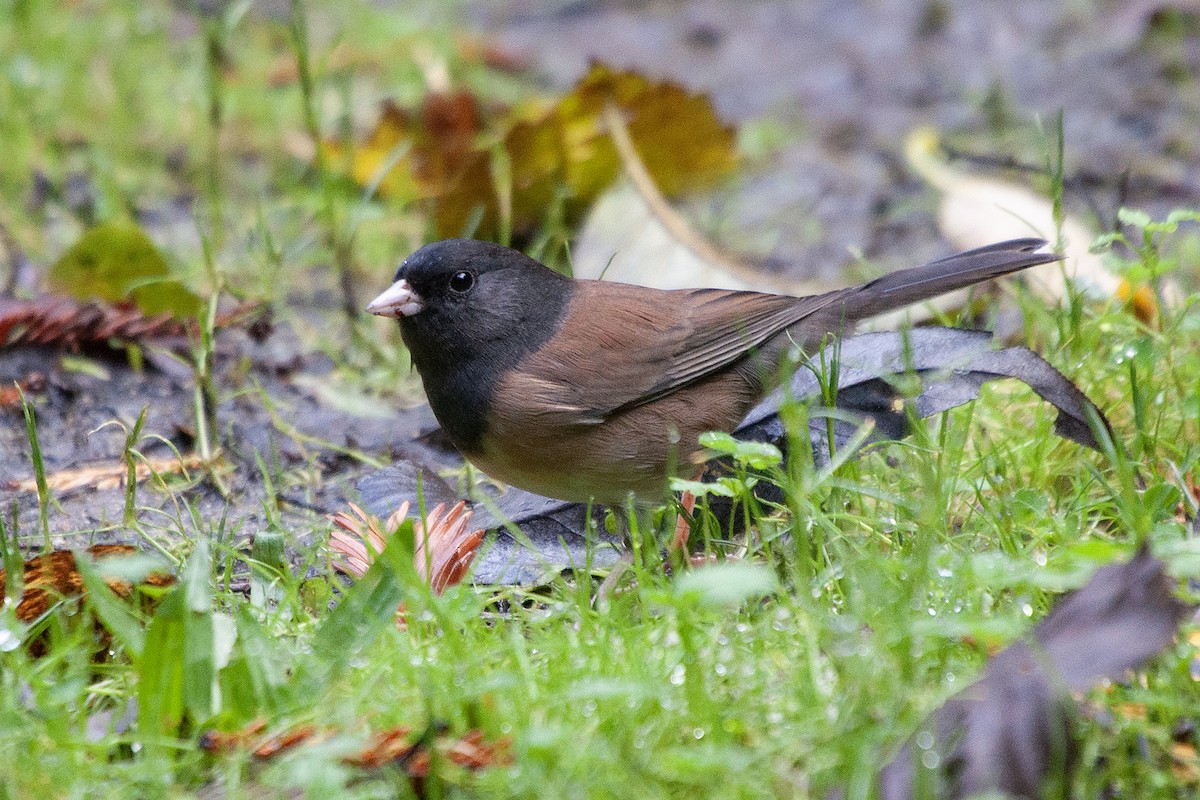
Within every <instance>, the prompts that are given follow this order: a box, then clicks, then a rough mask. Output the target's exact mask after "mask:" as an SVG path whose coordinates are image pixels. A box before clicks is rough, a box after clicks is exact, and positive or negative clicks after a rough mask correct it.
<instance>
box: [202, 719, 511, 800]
mask: <svg viewBox="0 0 1200 800" xmlns="http://www.w3.org/2000/svg"><path fill="white" fill-rule="evenodd" d="M266 727H267V723H266V722H265V721H263V720H256V721H254V722H252V723H250V725H248V726H247V727H245V728H243V729H241V730H236V731H217V730H208V731H204V732H202V733H201V734H200V737H199V746H200V749H202V750H204V751H206V752H209V753H221V754H227V753H230V752H233V751H236V750H240V749H244V750H249V751H250V753H251V755H252V756H254V758H256V759H259V760H268V759H272V758H275V757H277V756H279V755H280V754H282V753H286V752H288V751H291V750H294V749H295V748H297V747H300V746H302V745H312V744H315V743H317V742H324V741H328V740H329V739H330V738H332V737H334V736H336V735H338V733H339V732H338V731H337V730H335V729H333V728H319V727H318V726H316V725H314V724H312V723H303V724H300V725H297V726H295V727H293V728H290V729H287V730H284V731H280V732H277V733H264V731H265V729H266ZM444 728H445V726H444V725H440V724H438V725H433V726H430V727H429V728H427V729H426V730H425V731H424V732H421V733H416V734H415V735H414V732H413V729H412V728H410V727H408V726H407V725H398V726H396V727H393V728H387V729H384V730H381V731H376V732H374V733H372V734H370V736H369V737H368V740H367V743H366V745H365V746H364V747H362V748H361V749H359V750H357V751H354V752H352V753H349V754H347V755H344V756H342V758H341V762H342V763H343V764H345V765H347V766H351V767H358V768H359V769H368V770H369V769H379V768H382V767H388V766H396V767H400V768H401V769H402V770H403V771H404V774H405V775H407V776H408V777H409V778H411V779H414V790H415V791H416V794H417V796H418V797H424V793H423V791H422V790H421V787H422V784H420V783H417V782H416V781H418V780H420V779H424V778H427V777H428V776H429V771H430V768H431V766H432V764H433V760H432V758H431V754H432V751H434V750H436V751H437V753H438V755H439V756H440V759H439V760H440V761H441V762H443V763H444V762H449V763H452V764H455V765H457V766H459V767H462V768H464V769H467V770H470V771H472V772H478V771H479V770H483V769H487V768H489V767H495V766H505V765H507V764H511V763H512V754H511V743H510V742H509V740H508V739H498V740H496V741H494V742H489V741H487V740H486V738H485V737H484V734H483V731H480V730H478V729H472V730H469V731H467V732H466V733H464V734H463V735H461V736H458V737H449V736H445V735H444V734H443V733H442V730H443V729H444Z"/></svg>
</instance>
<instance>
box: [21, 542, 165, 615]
mask: <svg viewBox="0 0 1200 800" xmlns="http://www.w3.org/2000/svg"><path fill="white" fill-rule="evenodd" d="M137 552H138V550H137V548H136V547H134V546H132V545H127V544H94V545H92V546H91V547H89V548H87V549H86V550H84V551H82V553H83V554H84V555H85V556H86V557H87V558H90V559H91V560H93V561H95V562H98V563H99V562H102V561H104V560H106V559H111V558H119V557H122V556H131V555H133V554H135V553H137ZM77 557H78V553H76V552H75V551H73V550H54V551H51V552H49V553H46V554H45V555H40V556H36V557H34V558H31V559H29V560H27V561H26V562H25V569H24V576H25V577H24V579H23V585H24V590H23V591H22V592H21V597H20V600H19V602H18V603H17V609H16V615H17V619H19V620H21V621H22V622H32V621H34V620H36V619H37V618H38V617H40V616H42V615H43V614H45V613H46V612H47V611H48V610H49V609H50V607H51V606H52V605H53V604H54V603H56V602H58V601H59V600H60V599H62V598H64V597H79V596H81V595H82V594H83V593H84V590H83V578H82V577H80V575H79V570H78V568H77V567H76V566H75V559H76V558H77ZM7 580H8V576H7V575H6V573H5V571H4V570H3V569H0V604H2V603H3V602H4V599H5V591H6V587H7ZM104 582H105V583H106V584H108V587H109V588H110V589H112V590H113V593H114V594H116V595H117V596H118V597H122V598H126V597H129V596H130V595H131V594H132V593H133V586H132V584H130V583H129V582H128V581H125V580H122V579H120V578H114V577H106V578H105V579H104ZM174 582H175V579H174V577H172V576H170V575H167V574H165V573H162V572H151V573H149V574H148V575H147V576H146V577H145V579H144V580H143V581H142V583H143V584H145V585H149V586H170V585H172V584H173V583H174Z"/></svg>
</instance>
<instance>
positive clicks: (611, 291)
mask: <svg viewBox="0 0 1200 800" xmlns="http://www.w3.org/2000/svg"><path fill="white" fill-rule="evenodd" d="M835 294H836V293H835ZM833 299H835V298H831V296H830V295H820V296H817V297H807V298H796V297H787V296H781V295H771V294H760V293H758V292H735V291H726V290H719V289H694V290H676V291H663V290H655V289H646V288H644V287H634V286H628V285H625V284H619V283H603V282H597V281H580V282H579V283H578V285H577V290H576V292H575V296H574V297H573V298H572V301H571V306H570V307H569V308H568V310H567V315H566V317H565V318H564V320H563V323H562V328H569V329H570V331H571V336H570V337H564V336H561V335H559V336H556V337H554V338H553V339H552V340H551V341H550V342H549V343H547V345H546V346H544V347H543V348H542V349H541V350H539V351H538V352H537V353H535V354H534V355H532V356H531V357H529V358H527V359H526V360H525V361H524V362H523V363H522V364H521V365H519V367H518V368H517V370H516V371H515V374H514V375H512V376H511V378H512V379H513V381H514V382H513V383H512V384H510V385H512V386H513V388H514V389H515V388H517V387H524V388H525V389H527V390H528V391H529V393H530V395H531V398H533V397H536V399H537V401H538V403H539V406H540V408H541V409H543V410H547V409H551V408H553V409H554V412H555V413H557V414H559V415H566V416H567V417H568V418H569V419H570V420H571V421H573V422H577V423H599V422H601V421H603V420H604V419H606V418H607V417H609V416H611V415H612V414H615V413H617V412H619V411H623V410H626V409H629V408H633V407H635V406H639V405H642V404H643V403H648V402H651V401H653V400H655V399H658V398H660V397H663V396H665V395H668V394H671V393H672V392H674V391H676V390H678V389H680V388H682V387H684V386H688V385H690V384H692V383H695V382H696V381H698V380H701V379H703V378H705V377H707V376H709V375H712V374H713V373H715V372H718V371H719V370H721V369H723V368H725V367H727V366H729V365H730V364H732V363H734V362H735V361H737V360H739V359H741V358H743V357H744V356H746V355H747V354H748V353H750V352H752V351H753V350H755V349H756V348H758V347H759V346H761V345H762V344H763V343H764V342H766V341H767V340H769V339H770V338H771V337H773V336H775V335H776V334H778V333H780V332H781V331H783V330H785V329H786V328H788V327H789V326H791V325H794V324H795V323H797V322H799V321H800V320H802V319H804V318H805V317H807V316H809V315H810V314H811V313H813V312H814V311H816V310H819V309H821V308H825V307H827V306H828V305H829V304H830V303H831V302H832V301H833ZM562 328H560V331H561V330H562ZM559 419H560V420H561V419H562V418H561V416H560V417H559Z"/></svg>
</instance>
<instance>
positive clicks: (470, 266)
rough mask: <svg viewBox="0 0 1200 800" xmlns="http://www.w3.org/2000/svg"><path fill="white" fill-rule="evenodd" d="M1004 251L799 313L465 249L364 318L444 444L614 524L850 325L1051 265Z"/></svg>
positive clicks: (426, 264) (436, 261) (1020, 246)
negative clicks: (410, 374)
mask: <svg viewBox="0 0 1200 800" xmlns="http://www.w3.org/2000/svg"><path fill="white" fill-rule="evenodd" d="M1046 247H1047V243H1046V242H1045V241H1044V240H1042V239H1036V238H1025V239H1014V240H1010V241H1006V242H1000V243H997V244H994V245H989V246H987V247H982V248H978V249H975V250H970V251H967V252H963V253H959V254H957V255H952V256H948V257H946V258H942V259H939V260H937V261H933V262H931V263H928V264H926V265H924V266H920V267H915V268H912V269H906V270H900V271H897V272H892V273H889V274H886V275H883V276H882V277H879V278H875V279H874V280H870V281H867V282H866V283H863V284H860V285H858V286H851V287H848V288H844V289H836V290H833V291H830V292H826V293H823V294H816V295H809V296H803V297H796V296H789V295H779V294H769V293H762V292H752V291H732V290H723V289H670V290H666V289H651V288H647V287H643V286H635V285H630V284H624V283H617V282H612V281H595V280H582V279H574V278H571V277H569V276H566V275H563V274H562V273H559V272H556V271H555V270H553V269H550V268H549V267H546V266H545V265H543V264H541V263H539V262H538V261H536V260H534V259H533V258H530V257H529V256H527V255H525V254H524V253H521V252H520V251H517V250H513V249H510V248H507V247H503V246H501V245H498V244H493V243H490V242H483V241H477V240H472V239H445V240H442V241H437V242H433V243H431V244H427V245H425V246H423V247H421V248H420V249H418V250H417V251H416V252H414V253H413V254H412V255H410V256H409V257H408V258H407V259H405V260H404V261H403V263H401V264H400V266H399V268H398V269H397V270H396V273H395V276H394V278H393V283H392V284H391V285H390V286H389V287H388V288H387V289H386V290H384V291H383V292H382V293H381V294H380V295H379V296H378V297H376V298H375V299H374V300H373V301H372V302H371V303H370V304H369V305H368V306H367V311H368V312H370V313H372V314H378V315H381V316H384V317H394V318H396V319H398V320H399V326H400V336H401V339H402V340H403V342H404V345H405V346H406V347H407V349H408V351H409V353H410V355H411V359H412V364H413V366H414V368H415V369H416V371H417V373H418V374H419V375H420V378H421V382H422V384H423V386H424V389H425V394H426V397H427V398H428V401H429V405H430V407H431V408H432V410H433V413H434V416H435V417H436V418H437V420H438V422H439V424H440V425H441V427H442V428H443V430H444V431H445V433H446V435H447V436H448V438H449V439H450V441H451V442H452V443H453V444H454V446H455V447H456V448H457V449H458V450H459V452H460V453H461V454H462V455H463V456H464V457H465V458H466V459H467V460H468V461H470V462H471V463H473V464H474V465H475V466H476V467H478V468H479V469H480V470H482V471H483V472H484V473H486V474H488V475H489V476H491V477H492V478H495V479H497V480H499V481H501V482H502V483H504V484H507V485H510V486H515V487H517V488H520V489H524V490H526V491H529V492H533V493H535V494H539V495H543V496H546V497H551V498H555V499H559V500H567V501H571V502H595V503H598V504H601V505H607V506H610V507H616V508H620V507H622V506H624V505H625V504H627V503H629V502H630V500H631V498H632V500H633V501H635V502H638V503H648V502H650V503H652V502H655V501H656V500H658V501H662V500H664V499H665V498H666V496H667V492H668V486H669V479H670V478H671V477H674V476H676V474H677V473H683V472H687V471H688V470H691V471H695V469H696V467H695V465H696V464H698V463H700V462H701V461H702V460H703V458H704V453H705V451H704V448H703V447H702V446H701V445H700V443H699V437H700V434H702V433H704V432H706V431H726V432H728V431H732V430H733V429H734V428H735V427H736V426H737V424H738V423H739V422H740V421H741V420H742V418H743V417H744V416H745V414H746V413H747V412H748V411H749V410H750V409H751V408H752V407H753V406H754V405H755V403H756V402H758V401H759V400H760V399H761V398H762V397H763V395H764V394H765V393H766V392H768V391H770V390H771V389H773V388H774V386H775V385H776V384H777V382H778V381H779V380H780V379H781V378H782V373H781V369H780V365H781V362H782V360H783V356H784V355H785V354H786V353H787V352H788V350H789V349H791V348H793V347H796V346H798V347H800V348H801V349H802V350H803V351H805V352H807V353H812V352H813V351H814V350H815V349H816V348H818V347H820V346H821V344H822V342H823V341H824V340H826V337H836V336H840V335H842V334H844V333H846V332H848V331H851V330H852V329H853V327H854V325H855V323H857V322H859V321H862V320H865V319H867V318H869V317H873V316H876V315H879V314H882V313H885V312H888V311H892V310H895V309H898V308H901V307H903V306H907V305H911V304H913V303H917V302H921V301H923V300H928V299H930V298H932V297H935V296H937V295H941V294H945V293H947V292H951V291H954V290H956V289H961V288H964V287H967V286H970V285H972V284H976V283H980V282H982V281H986V280H990V279H992V278H997V277H1000V276H1002V275H1006V274H1009V273H1012V272H1016V271H1018V270H1022V269H1025V268H1027V267H1032V266H1036V265H1038V264H1046V263H1049V262H1052V261H1057V260H1060V256H1059V255H1058V254H1056V253H1053V252H1050V251H1048V250H1047V249H1046Z"/></svg>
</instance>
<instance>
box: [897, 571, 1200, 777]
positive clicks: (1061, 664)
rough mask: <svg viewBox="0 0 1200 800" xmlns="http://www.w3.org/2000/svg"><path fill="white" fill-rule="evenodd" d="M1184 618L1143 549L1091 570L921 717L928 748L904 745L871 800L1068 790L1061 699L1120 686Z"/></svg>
mask: <svg viewBox="0 0 1200 800" xmlns="http://www.w3.org/2000/svg"><path fill="white" fill-rule="evenodd" d="M1191 611H1192V607H1191V606H1189V605H1188V604H1186V603H1184V602H1182V601H1181V600H1179V599H1177V598H1176V597H1175V596H1174V595H1173V594H1172V589H1171V581H1170V580H1169V579H1168V578H1167V575H1166V573H1165V571H1164V567H1163V564H1162V562H1161V561H1159V560H1158V559H1156V558H1154V556H1152V555H1150V552H1149V551H1148V550H1147V549H1145V548H1143V549H1142V550H1140V551H1139V552H1138V554H1137V555H1135V556H1134V557H1133V559H1132V560H1130V561H1128V562H1126V563H1124V564H1112V565H1109V566H1107V567H1103V568H1101V569H1100V570H1098V571H1097V572H1096V574H1095V575H1093V576H1092V578H1091V580H1089V581H1088V582H1087V584H1085V585H1084V586H1083V587H1082V588H1080V589H1078V590H1076V591H1075V592H1072V593H1071V594H1068V595H1067V596H1066V597H1064V598H1062V599H1061V600H1060V601H1059V602H1058V603H1057V604H1056V605H1055V607H1054V609H1053V610H1052V611H1051V612H1050V614H1048V615H1047V616H1046V618H1045V619H1043V620H1042V621H1041V622H1040V623H1038V625H1037V626H1036V627H1035V628H1034V630H1033V633H1032V635H1031V636H1030V637H1029V638H1028V640H1026V641H1021V642H1017V643H1016V644H1013V645H1012V646H1010V647H1008V648H1007V649H1005V650H1004V651H1002V652H1000V653H999V654H997V655H996V656H995V657H994V658H992V659H991V660H990V661H989V662H988V665H987V667H986V668H985V669H984V671H983V675H982V677H981V678H980V679H979V680H978V681H976V682H975V683H974V684H972V685H971V686H969V687H967V688H966V689H964V690H963V691H962V692H960V693H959V694H957V695H955V696H954V697H952V698H951V699H950V700H948V701H947V702H946V703H945V704H944V705H943V706H942V707H941V708H939V709H938V710H937V711H935V712H934V713H933V714H932V715H931V716H930V718H929V720H928V721H927V722H926V723H925V724H924V725H922V726H921V728H922V730H923V731H924V732H925V735H932V737H933V738H932V743H931V744H929V745H928V746H924V743H923V744H922V745H915V744H914V743H911V742H910V743H909V744H907V745H905V747H904V748H903V749H902V750H901V751H900V753H899V755H897V756H896V758H895V759H894V760H893V761H892V762H891V763H889V764H888V765H887V766H885V767H884V768H883V770H882V771H881V773H880V786H879V790H880V797H881V798H883V800H907V798H911V797H914V796H920V797H926V796H934V797H939V798H955V799H956V798H961V797H974V796H977V795H979V794H982V793H986V792H1000V793H1002V794H1004V795H1005V796H1016V797H1040V796H1042V795H1041V793H1040V789H1041V788H1042V787H1044V786H1045V784H1046V781H1047V780H1049V779H1053V778H1062V779H1063V784H1062V785H1064V786H1069V785H1070V775H1071V772H1072V770H1073V768H1074V766H1075V758H1076V755H1077V753H1078V750H1079V743H1078V742H1077V740H1076V737H1075V729H1074V722H1073V718H1074V715H1075V714H1077V713H1078V712H1077V711H1076V710H1075V704H1074V700H1072V698H1071V694H1070V692H1072V691H1080V690H1083V689H1086V688H1088V687H1089V686H1091V685H1092V684H1094V683H1096V682H1097V681H1099V680H1100V679H1102V678H1107V679H1109V680H1114V681H1115V680H1121V679H1123V678H1124V677H1125V674H1126V672H1127V671H1128V670H1131V669H1136V668H1137V667H1139V666H1141V665H1142V664H1144V663H1145V662H1146V661H1148V660H1149V659H1151V658H1153V657H1154V656H1155V655H1157V654H1158V653H1159V652H1160V651H1162V650H1163V649H1164V648H1165V647H1167V645H1169V644H1170V643H1171V641H1172V640H1173V639H1174V637H1175V634H1176V632H1177V629H1178V627H1179V624H1180V622H1181V621H1182V620H1183V619H1184V618H1185V616H1187V615H1188V614H1189V613H1190V612H1191ZM928 742H929V740H928V739H926V743H928ZM918 747H920V750H921V751H922V752H929V753H930V754H931V756H930V757H925V756H923V755H920V754H919V751H918ZM927 765H929V766H927ZM921 773H925V774H924V775H921ZM918 776H921V777H918ZM926 779H928V780H926ZM918 786H920V787H922V788H923V789H925V791H923V792H918V791H917V788H916V787H918ZM930 787H932V790H931V791H930V790H929V789H930Z"/></svg>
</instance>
